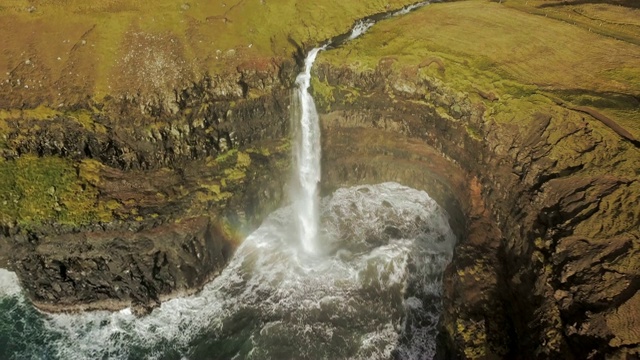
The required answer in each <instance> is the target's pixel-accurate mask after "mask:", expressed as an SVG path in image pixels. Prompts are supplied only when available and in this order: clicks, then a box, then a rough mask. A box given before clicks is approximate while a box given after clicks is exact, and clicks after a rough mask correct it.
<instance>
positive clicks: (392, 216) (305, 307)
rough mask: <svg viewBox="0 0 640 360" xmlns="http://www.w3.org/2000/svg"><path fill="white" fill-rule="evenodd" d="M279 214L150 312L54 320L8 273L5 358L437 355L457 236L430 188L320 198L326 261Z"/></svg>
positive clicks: (0, 287)
mask: <svg viewBox="0 0 640 360" xmlns="http://www.w3.org/2000/svg"><path fill="white" fill-rule="evenodd" d="M293 218H294V214H293V210H292V208H291V207H286V208H282V209H280V210H278V211H276V212H274V213H273V214H271V215H270V216H269V217H268V218H267V219H266V220H265V221H264V223H263V225H262V226H260V228H258V229H257V230H256V231H255V232H254V233H252V234H251V235H250V236H249V237H248V238H247V239H246V240H245V241H244V243H243V244H242V245H241V246H240V247H239V249H238V250H237V252H236V254H235V256H234V258H233V259H232V260H231V262H230V264H229V265H228V266H227V268H226V269H225V270H224V271H223V272H222V273H221V274H220V276H218V277H217V278H216V279H214V280H213V281H212V282H211V283H209V284H208V285H206V286H205V288H204V289H203V290H202V291H201V292H200V293H199V294H197V295H194V296H189V297H185V298H179V299H174V300H171V301H167V302H165V303H163V304H162V306H161V307H159V308H157V309H155V310H154V311H153V312H152V313H151V314H150V315H148V316H146V317H143V318H136V317H134V316H133V315H132V314H131V312H130V311H129V310H123V311H120V312H116V313H111V312H90V313H84V314H56V315H45V314H41V313H40V312H38V311H36V310H35V309H33V307H32V306H31V305H30V304H29V303H28V301H26V300H25V298H24V297H23V296H22V295H21V293H20V289H19V287H18V284H17V280H16V277H15V275H14V274H13V273H9V272H7V271H4V270H0V358H1V359H147V358H152V359H230V358H236V359H245V358H246V359H298V358H312V359H389V358H399V359H424V358H426V359H428V358H431V357H433V355H434V352H435V336H436V334H437V328H436V326H437V321H438V316H439V313H440V312H441V292H442V283H441V278H442V272H443V269H444V267H445V266H446V264H447V263H448V262H449V260H450V259H451V254H452V251H453V246H454V243H455V237H454V235H453V233H452V231H451V229H450V227H449V225H448V221H447V215H446V214H445V212H444V211H443V210H442V209H441V208H440V207H439V206H438V205H437V204H436V203H435V201H433V200H432V199H431V198H430V197H429V196H428V195H427V194H426V193H425V192H421V191H417V190H413V189H410V188H407V187H404V186H401V185H399V184H396V183H384V184H380V185H375V186H358V187H353V188H348V189H340V190H338V191H336V192H335V193H334V194H333V195H332V196H329V197H326V198H324V199H323V200H322V205H321V224H322V225H321V226H322V231H321V234H320V237H321V242H322V244H323V249H322V251H323V253H324V254H323V255H314V256H309V255H307V254H306V253H305V252H304V251H303V250H302V249H301V247H300V245H298V243H299V241H298V240H297V239H292V238H291V236H290V234H294V233H295V231H292V230H291V229H292V219H293Z"/></svg>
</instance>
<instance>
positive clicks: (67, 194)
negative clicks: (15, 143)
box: [0, 156, 116, 227]
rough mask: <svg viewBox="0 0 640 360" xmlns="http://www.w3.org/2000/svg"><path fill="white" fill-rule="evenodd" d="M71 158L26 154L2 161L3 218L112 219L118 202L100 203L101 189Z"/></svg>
mask: <svg viewBox="0 0 640 360" xmlns="http://www.w3.org/2000/svg"><path fill="white" fill-rule="evenodd" d="M76 170H77V168H76V166H74V164H72V163H71V162H70V161H68V160H65V159H61V158H57V157H46V158H37V157H33V156H23V157H20V158H19V159H17V160H13V161H4V160H3V161H1V162H0V221H1V222H2V223H5V224H7V223H11V222H13V221H17V222H18V224H19V225H22V226H26V227H29V226H34V225H39V224H43V223H49V222H57V223H60V224H70V225H81V224H87V223H89V222H96V221H109V220H111V218H112V215H111V210H113V208H114V206H116V205H114V204H98V201H97V195H98V194H97V190H95V188H94V187H92V186H91V185H90V184H88V183H87V182H86V181H85V180H84V179H82V178H81V177H78V176H77V175H76V173H77V171H76Z"/></svg>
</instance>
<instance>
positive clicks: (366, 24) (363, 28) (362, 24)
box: [348, 20, 376, 40]
mask: <svg viewBox="0 0 640 360" xmlns="http://www.w3.org/2000/svg"><path fill="white" fill-rule="evenodd" d="M375 23H376V22H375V21H373V20H359V21H358V22H356V24H355V25H354V26H353V29H351V34H350V35H349V38H348V40H353V39H355V38H357V37H359V36H360V35H362V34H364V33H365V32H367V30H369V28H370V27H372V26H373V25H375Z"/></svg>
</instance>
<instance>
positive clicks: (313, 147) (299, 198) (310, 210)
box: [294, 46, 326, 253]
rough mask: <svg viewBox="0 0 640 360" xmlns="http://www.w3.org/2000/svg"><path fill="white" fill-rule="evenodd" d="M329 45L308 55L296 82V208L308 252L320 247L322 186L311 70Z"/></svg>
mask: <svg viewBox="0 0 640 360" xmlns="http://www.w3.org/2000/svg"><path fill="white" fill-rule="evenodd" d="M325 48H326V46H323V47H318V48H315V49H313V50H311V51H310V52H309V54H308V55H307V58H306V59H305V61H304V66H305V67H304V71H303V72H302V73H300V74H299V75H298V77H297V79H296V84H297V85H298V89H297V91H296V96H297V100H298V104H299V106H300V112H299V114H298V115H299V116H300V121H299V127H300V128H299V134H298V139H297V142H296V146H295V147H294V151H295V154H294V155H295V156H294V158H295V162H296V168H297V175H298V182H297V184H298V189H297V192H296V194H295V195H294V196H295V197H296V201H295V204H296V208H297V210H298V211H297V215H296V216H297V218H298V233H299V235H300V241H301V243H302V246H303V248H304V249H305V251H307V252H309V253H315V252H317V248H318V244H317V238H318V224H319V221H320V220H319V215H318V185H319V184H320V157H321V149H320V124H319V121H318V112H317V111H316V105H315V102H314V101H313V97H312V96H311V94H309V86H310V85H311V67H312V66H313V62H314V61H315V59H316V56H318V53H319V52H320V51H322V50H324V49H325Z"/></svg>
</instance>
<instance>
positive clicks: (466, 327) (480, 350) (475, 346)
mask: <svg viewBox="0 0 640 360" xmlns="http://www.w3.org/2000/svg"><path fill="white" fill-rule="evenodd" d="M455 330H456V334H457V335H458V336H460V337H461V338H462V339H464V343H465V345H466V346H465V347H464V348H463V349H462V351H463V352H464V354H465V356H466V357H467V358H469V359H480V358H483V357H484V356H485V355H486V353H487V349H486V346H487V342H486V340H487V335H486V331H487V330H486V329H485V326H484V321H478V322H475V321H468V320H463V319H458V320H457V321H456V329H455Z"/></svg>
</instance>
